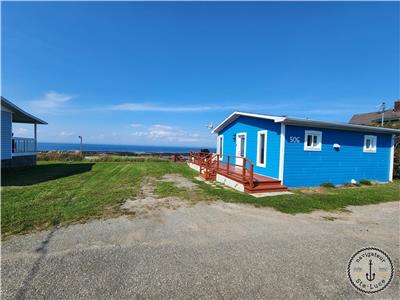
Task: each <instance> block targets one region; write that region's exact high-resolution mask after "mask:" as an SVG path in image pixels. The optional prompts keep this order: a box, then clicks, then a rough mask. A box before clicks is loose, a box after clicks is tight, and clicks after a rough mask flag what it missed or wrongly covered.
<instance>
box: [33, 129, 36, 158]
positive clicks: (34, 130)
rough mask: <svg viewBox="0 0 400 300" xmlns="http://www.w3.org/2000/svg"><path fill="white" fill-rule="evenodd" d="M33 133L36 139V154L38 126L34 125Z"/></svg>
mask: <svg viewBox="0 0 400 300" xmlns="http://www.w3.org/2000/svg"><path fill="white" fill-rule="evenodd" d="M33 132H34V138H35V152H37V124H36V123H35V124H33Z"/></svg>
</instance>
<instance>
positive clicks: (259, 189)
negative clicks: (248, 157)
mask: <svg viewBox="0 0 400 300" xmlns="http://www.w3.org/2000/svg"><path fill="white" fill-rule="evenodd" d="M216 173H217V174H220V175H223V176H225V177H228V178H229V179H232V180H234V181H236V182H239V183H241V184H243V185H244V189H245V192H248V193H268V192H285V191H287V187H286V186H284V185H282V184H281V181H280V180H278V179H275V178H272V177H268V176H264V175H260V174H257V173H253V187H251V185H250V182H249V177H250V176H247V174H246V176H245V179H244V180H243V168H241V167H230V168H229V171H228V170H227V166H226V165H225V164H219V167H218V170H216Z"/></svg>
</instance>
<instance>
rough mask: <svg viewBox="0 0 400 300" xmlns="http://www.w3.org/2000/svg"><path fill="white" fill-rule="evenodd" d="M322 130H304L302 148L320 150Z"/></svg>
mask: <svg viewBox="0 0 400 300" xmlns="http://www.w3.org/2000/svg"><path fill="white" fill-rule="evenodd" d="M321 146H322V132H321V131H310V130H306V134H305V137H304V150H306V151H321Z"/></svg>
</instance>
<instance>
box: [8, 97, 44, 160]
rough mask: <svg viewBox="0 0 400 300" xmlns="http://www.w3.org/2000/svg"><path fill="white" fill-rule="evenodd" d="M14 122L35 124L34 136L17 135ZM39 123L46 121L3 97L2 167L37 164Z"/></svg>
mask: <svg viewBox="0 0 400 300" xmlns="http://www.w3.org/2000/svg"><path fill="white" fill-rule="evenodd" d="M13 123H24V124H33V132H34V133H33V135H34V136H33V138H23V137H16V136H14V135H13V133H12V124H13ZM37 124H47V123H46V122H45V121H43V120H40V119H39V118H37V117H35V116H32V115H31V114H29V113H27V112H26V111H23V110H22V109H21V108H19V107H18V106H16V105H15V104H13V103H11V102H10V101H8V100H7V99H6V98H4V97H1V167H2V168H5V167H27V166H34V165H36V153H37Z"/></svg>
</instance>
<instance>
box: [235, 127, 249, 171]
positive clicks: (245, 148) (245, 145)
mask: <svg viewBox="0 0 400 300" xmlns="http://www.w3.org/2000/svg"><path fill="white" fill-rule="evenodd" d="M239 135H244V150H243V158H244V157H246V151H247V133H246V132H238V133H236V139H235V154H236V156H240V155H238V153H237V150H238V144H237V143H238V136H239ZM239 154H240V153H239ZM243 158H239V157H236V160H235V164H237V165H240V164H239V163H238V159H242V163H243Z"/></svg>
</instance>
